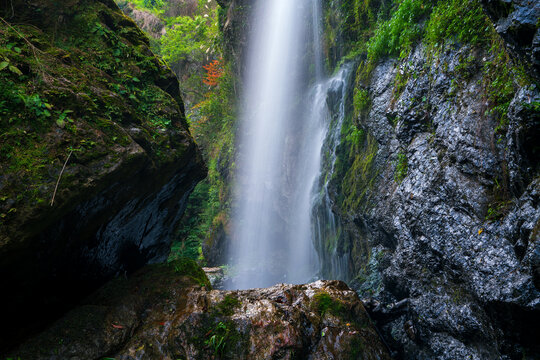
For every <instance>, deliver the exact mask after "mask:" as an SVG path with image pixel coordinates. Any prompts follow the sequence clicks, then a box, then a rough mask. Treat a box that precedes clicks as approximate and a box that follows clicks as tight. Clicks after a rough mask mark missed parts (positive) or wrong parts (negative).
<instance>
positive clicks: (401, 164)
mask: <svg viewBox="0 0 540 360" xmlns="http://www.w3.org/2000/svg"><path fill="white" fill-rule="evenodd" d="M408 167H409V164H408V160H407V155H406V154H404V153H402V152H400V153H399V154H397V162H396V171H395V172H394V180H395V182H397V183H398V184H400V183H401V182H402V181H403V179H405V176H407V170H408Z"/></svg>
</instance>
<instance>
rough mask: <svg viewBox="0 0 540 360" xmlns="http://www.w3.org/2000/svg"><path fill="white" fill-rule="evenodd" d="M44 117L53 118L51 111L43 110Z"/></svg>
mask: <svg viewBox="0 0 540 360" xmlns="http://www.w3.org/2000/svg"><path fill="white" fill-rule="evenodd" d="M43 115H45V116H46V117H51V113H50V112H49V110H43Z"/></svg>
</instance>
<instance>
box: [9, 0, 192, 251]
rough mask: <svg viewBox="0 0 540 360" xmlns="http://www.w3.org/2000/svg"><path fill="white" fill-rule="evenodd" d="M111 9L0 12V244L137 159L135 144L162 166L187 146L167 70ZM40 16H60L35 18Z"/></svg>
mask: <svg viewBox="0 0 540 360" xmlns="http://www.w3.org/2000/svg"><path fill="white" fill-rule="evenodd" d="M75 5H76V6H75ZM109 5H110V4H107V2H106V1H104V2H90V1H78V2H76V4H73V6H70V7H63V8H62V9H61V10H60V9H59V8H58V6H60V5H58V6H57V5H54V4H52V3H49V2H37V3H35V4H33V5H31V6H27V5H26V3H24V4H23V3H22V2H14V12H13V13H12V12H11V11H7V10H6V11H7V13H6V12H4V13H2V14H1V15H2V16H3V17H2V20H1V21H0V33H1V34H2V36H1V37H0V59H1V61H0V69H1V70H0V115H1V118H2V122H1V123H0V133H1V135H0V136H1V141H0V144H1V145H0V155H1V159H0V169H1V170H2V171H1V173H2V176H1V178H0V189H1V196H0V224H1V225H2V226H1V229H2V230H1V234H2V235H1V237H0V239H1V241H2V242H4V241H6V240H5V237H6V236H7V234H8V233H10V232H11V233H12V234H13V231H14V230H16V229H17V226H18V225H17V224H20V223H22V222H24V221H26V220H28V219H29V218H33V217H39V216H41V215H43V214H44V213H45V212H49V210H47V208H50V207H51V205H55V206H54V209H56V208H57V207H58V206H60V207H62V206H64V205H65V206H69V204H68V203H69V202H70V200H71V199H73V198H74V197H81V196H82V197H84V193H85V191H87V190H85V189H86V188H88V187H92V186H95V185H96V184H94V180H95V179H97V178H99V177H103V176H105V175H106V174H109V173H113V172H114V171H115V170H116V169H117V168H118V164H120V163H122V162H128V161H130V159H135V158H140V156H141V152H140V151H139V150H137V149H141V148H142V149H144V154H146V155H145V156H148V157H149V160H150V161H151V162H152V163H153V165H152V166H155V167H156V168H160V167H162V166H166V165H167V164H171V163H174V162H176V161H179V159H181V157H182V156H183V154H184V153H185V151H186V149H187V148H188V147H189V146H191V145H190V144H189V141H188V140H187V139H188V138H189V134H188V133H187V122H186V119H185V116H184V111H183V103H182V100H181V99H180V96H179V95H180V94H179V92H178V89H177V82H176V80H175V79H174V77H172V76H171V73H170V70H169V68H168V66H167V65H166V64H165V63H164V62H162V61H159V60H158V59H157V58H155V57H154V55H153V54H152V53H151V52H150V50H149V48H148V41H147V39H146V37H145V36H144V34H143V33H142V32H141V31H140V30H139V29H138V28H137V27H136V26H135V24H134V23H133V22H132V21H131V20H129V19H128V18H126V17H125V16H123V15H122V14H121V13H120V12H119V11H118V10H115V6H114V4H112V7H111V6H109ZM47 12H50V13H51V14H52V13H59V14H61V15H60V17H56V18H49V17H47V16H34V14H36V13H47ZM142 149H141V150H142ZM68 157H69V162H68V163H67V166H66V168H65V171H64V172H63V174H61V170H62V167H63V165H64V164H65V163H66V162H67V159H68ZM60 175H62V176H61V179H60ZM57 181H60V182H59V184H58V189H57V192H56V196H55V199H54V204H53V193H54V191H55V184H56V182H57ZM99 186H104V184H103V183H101V184H100V185H99ZM40 214H41V215H40ZM49 215H50V214H49ZM27 230H28V229H27ZM38 230H39V228H36V229H33V231H38Z"/></svg>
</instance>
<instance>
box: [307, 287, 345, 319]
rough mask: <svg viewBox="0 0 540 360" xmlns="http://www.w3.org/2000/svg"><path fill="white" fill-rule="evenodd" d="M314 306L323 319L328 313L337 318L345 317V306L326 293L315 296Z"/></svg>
mask: <svg viewBox="0 0 540 360" xmlns="http://www.w3.org/2000/svg"><path fill="white" fill-rule="evenodd" d="M312 306H313V307H314V308H315V309H316V310H317V312H318V313H319V314H320V315H321V317H324V314H326V313H327V312H328V313H330V314H332V315H335V316H343V314H344V312H345V308H344V306H343V304H342V303H341V302H340V301H339V300H337V299H334V298H332V297H331V296H330V295H329V294H328V293H327V292H324V291H321V292H320V293H318V294H315V295H314V296H313V303H312Z"/></svg>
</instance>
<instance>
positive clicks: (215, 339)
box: [205, 322, 230, 357]
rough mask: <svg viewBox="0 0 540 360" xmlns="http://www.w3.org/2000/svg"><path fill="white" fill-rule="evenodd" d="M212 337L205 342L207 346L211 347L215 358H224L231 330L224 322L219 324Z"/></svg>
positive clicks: (213, 330)
mask: <svg viewBox="0 0 540 360" xmlns="http://www.w3.org/2000/svg"><path fill="white" fill-rule="evenodd" d="M211 332H212V335H211V336H210V338H209V339H207V340H206V341H205V345H207V346H210V347H211V348H212V350H213V351H214V356H218V355H219V356H220V357H221V356H222V355H223V351H224V350H225V346H226V344H227V338H228V337H229V333H230V330H229V329H228V328H227V325H225V324H224V323H223V322H219V323H218V324H217V325H216V326H215V327H214V328H213V329H212V330H211Z"/></svg>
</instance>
